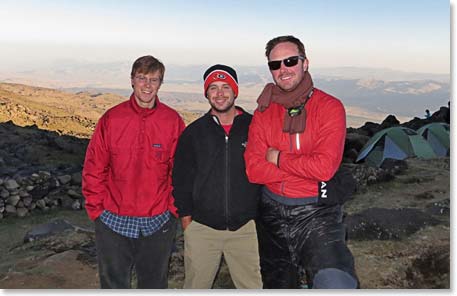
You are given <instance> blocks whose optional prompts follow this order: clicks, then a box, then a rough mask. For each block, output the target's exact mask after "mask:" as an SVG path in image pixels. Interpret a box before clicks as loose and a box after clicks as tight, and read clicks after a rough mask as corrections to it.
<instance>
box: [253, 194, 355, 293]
mask: <svg viewBox="0 0 457 296" xmlns="http://www.w3.org/2000/svg"><path fill="white" fill-rule="evenodd" d="M259 211H260V216H259V218H258V221H257V227H258V229H257V232H258V236H259V252H260V266H261V274H262V281H263V284H264V286H263V287H264V288H267V289H297V288H299V281H300V270H301V269H303V270H305V271H306V276H307V280H308V281H307V282H308V286H309V287H310V286H311V287H313V286H314V288H335V289H342V288H356V287H357V285H358V281H357V276H356V274H355V269H354V258H353V256H352V254H351V252H350V251H349V249H348V248H347V246H346V242H345V227H344V225H343V224H342V210H341V206H340V205H335V206H318V205H316V204H308V205H299V206H287V205H283V204H281V203H279V202H276V201H274V200H272V199H271V198H269V197H266V196H262V199H261V202H260V209H259Z"/></svg>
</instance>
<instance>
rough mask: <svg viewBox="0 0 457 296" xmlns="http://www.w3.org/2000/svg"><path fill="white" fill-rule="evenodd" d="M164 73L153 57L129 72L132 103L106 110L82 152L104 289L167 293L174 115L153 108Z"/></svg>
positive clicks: (177, 122)
mask: <svg viewBox="0 0 457 296" xmlns="http://www.w3.org/2000/svg"><path fill="white" fill-rule="evenodd" d="M164 73H165V66H164V65H163V64H162V62H160V61H159V60H158V59H156V58H155V57H153V56H143V57H140V58H138V59H137V60H136V61H135V62H134V63H133V66H132V71H131V75H130V83H131V85H132V88H133V93H132V95H131V96H130V100H128V101H125V102H123V103H120V104H119V105H117V106H114V107H113V108H111V109H110V110H108V111H107V112H106V113H105V114H104V115H103V116H102V117H101V118H100V120H99V122H98V124H97V127H96V128H95V132H94V134H93V135H92V138H91V140H90V143H89V145H88V147H87V152H86V159H85V161H84V169H83V174H82V175H83V186H82V190H83V193H84V196H85V198H86V210H87V213H88V215H89V218H90V219H91V220H93V221H94V222H95V243H96V247H97V259H98V273H99V277H100V285H101V287H102V288H115V289H126V288H130V287H131V280H132V270H133V268H135V272H136V278H137V285H136V286H137V287H138V288H140V289H146V288H147V289H151V288H155V289H157V288H161V289H164V288H167V286H168V262H169V259H170V255H171V250H172V246H173V240H174V237H175V233H176V222H177V221H176V218H175V217H176V216H177V213H176V208H175V207H174V205H173V202H174V200H173V197H172V195H171V191H172V187H171V169H172V167H173V158H174V152H175V150H176V145H177V142H178V137H179V136H180V135H181V132H182V131H183V130H184V122H183V120H182V119H181V116H179V114H178V113H177V112H176V111H175V110H173V109H171V108H170V107H168V106H166V105H165V104H163V103H161V102H160V101H159V98H158V96H157V93H158V91H159V89H160V86H161V85H162V82H163V76H164Z"/></svg>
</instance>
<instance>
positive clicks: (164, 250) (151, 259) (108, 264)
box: [95, 217, 176, 289]
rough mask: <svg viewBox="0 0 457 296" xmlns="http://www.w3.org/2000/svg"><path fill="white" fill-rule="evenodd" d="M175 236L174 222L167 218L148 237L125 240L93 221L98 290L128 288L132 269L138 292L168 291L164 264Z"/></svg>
mask: <svg viewBox="0 0 457 296" xmlns="http://www.w3.org/2000/svg"><path fill="white" fill-rule="evenodd" d="M175 234H176V219H175V218H174V217H171V218H170V221H168V222H167V223H166V224H165V225H164V226H163V227H162V228H161V229H159V230H158V231H157V232H155V233H153V234H152V235H150V236H140V237H139V238H128V237H125V236H122V235H120V234H118V233H116V232H114V231H112V230H111V229H110V228H109V227H108V226H106V225H105V224H104V223H103V222H102V221H100V219H97V220H95V244H96V247H97V258H98V272H99V276H100V286H101V288H102V289H128V288H131V278H132V269H133V268H135V272H136V275H137V280H138V283H137V287H138V288H139V289H166V288H168V263H169V259H170V255H171V250H172V246H173V240H174V237H175Z"/></svg>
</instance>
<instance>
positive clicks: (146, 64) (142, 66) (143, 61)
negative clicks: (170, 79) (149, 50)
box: [130, 55, 165, 82]
mask: <svg viewBox="0 0 457 296" xmlns="http://www.w3.org/2000/svg"><path fill="white" fill-rule="evenodd" d="M156 71H159V72H160V82H163V76H164V74H165V66H164V65H163V64H162V62H161V61H159V60H158V59H156V58H155V57H153V56H151V55H147V56H144V57H140V58H138V59H137V60H136V61H135V62H134V63H133V66H132V73H131V74H130V77H131V78H134V77H135V75H136V74H138V73H141V74H148V73H153V72H156Z"/></svg>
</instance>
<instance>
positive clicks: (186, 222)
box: [181, 216, 192, 231]
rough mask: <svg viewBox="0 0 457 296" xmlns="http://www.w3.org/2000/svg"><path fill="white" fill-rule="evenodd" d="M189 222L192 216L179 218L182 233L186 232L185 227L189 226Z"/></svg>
mask: <svg viewBox="0 0 457 296" xmlns="http://www.w3.org/2000/svg"><path fill="white" fill-rule="evenodd" d="M190 222H192V216H184V217H181V226H182V231H184V230H186V228H187V226H189V224H190Z"/></svg>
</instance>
